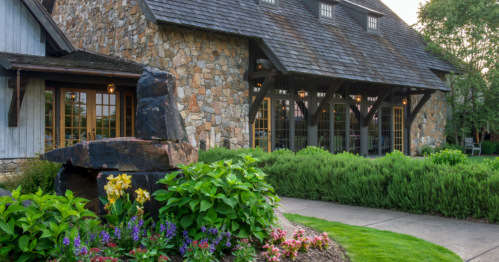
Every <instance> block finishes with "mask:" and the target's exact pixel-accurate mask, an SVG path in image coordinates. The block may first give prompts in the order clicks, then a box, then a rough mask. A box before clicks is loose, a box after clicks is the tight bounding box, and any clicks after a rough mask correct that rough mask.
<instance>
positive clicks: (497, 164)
mask: <svg viewBox="0 0 499 262" xmlns="http://www.w3.org/2000/svg"><path fill="white" fill-rule="evenodd" d="M483 163H484V164H485V165H487V166H488V167H490V168H491V169H492V170H499V157H496V159H494V160H490V159H488V158H485V159H484V160H483Z"/></svg>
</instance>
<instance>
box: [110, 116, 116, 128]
mask: <svg viewBox="0 0 499 262" xmlns="http://www.w3.org/2000/svg"><path fill="white" fill-rule="evenodd" d="M110 121H111V127H116V118H114V117H111V119H110Z"/></svg>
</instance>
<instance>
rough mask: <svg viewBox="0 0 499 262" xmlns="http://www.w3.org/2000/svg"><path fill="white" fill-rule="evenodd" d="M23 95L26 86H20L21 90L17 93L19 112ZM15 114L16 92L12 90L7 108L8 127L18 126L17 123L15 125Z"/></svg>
mask: <svg viewBox="0 0 499 262" xmlns="http://www.w3.org/2000/svg"><path fill="white" fill-rule="evenodd" d="M25 93H26V86H21V90H20V92H19V111H20V110H21V106H22V104H23V98H24V94H25ZM17 114H18V112H17V91H16V90H15V89H14V92H12V100H11V101H10V108H9V127H17V126H18V125H19V123H17Z"/></svg>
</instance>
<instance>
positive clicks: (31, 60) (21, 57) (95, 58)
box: [0, 50, 143, 76]
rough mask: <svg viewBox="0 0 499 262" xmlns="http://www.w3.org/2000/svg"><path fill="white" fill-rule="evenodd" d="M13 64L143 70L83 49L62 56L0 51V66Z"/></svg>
mask: <svg viewBox="0 0 499 262" xmlns="http://www.w3.org/2000/svg"><path fill="white" fill-rule="evenodd" d="M14 64H15V65H19V66H21V67H22V66H23V65H34V66H43V67H45V68H47V69H49V68H61V69H70V68H71V69H92V70H101V71H104V72H120V73H129V74H130V75H131V76H133V75H137V76H140V75H141V74H142V71H143V65H140V64H137V63H135V62H130V61H127V60H123V59H118V58H114V57H110V56H106V55H101V54H98V53H94V52H89V51H85V50H78V51H76V52H73V53H71V54H68V55H65V56H62V57H51V56H34V55H25V54H14V53H6V52H0V66H2V67H4V68H5V69H7V70H9V69H11V66H12V65H14Z"/></svg>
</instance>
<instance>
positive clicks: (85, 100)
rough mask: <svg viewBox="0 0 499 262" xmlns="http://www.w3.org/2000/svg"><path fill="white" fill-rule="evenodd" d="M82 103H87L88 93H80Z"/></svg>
mask: <svg viewBox="0 0 499 262" xmlns="http://www.w3.org/2000/svg"><path fill="white" fill-rule="evenodd" d="M80 103H82V104H86V103H87V94H86V93H80Z"/></svg>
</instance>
